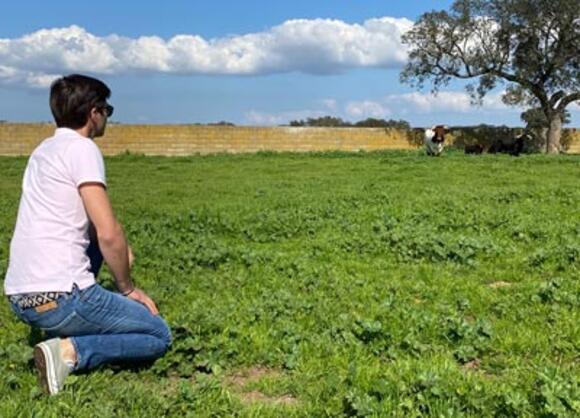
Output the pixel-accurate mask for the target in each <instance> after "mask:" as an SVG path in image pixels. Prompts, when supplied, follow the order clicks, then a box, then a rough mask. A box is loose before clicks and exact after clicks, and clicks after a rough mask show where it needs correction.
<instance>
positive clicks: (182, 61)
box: [0, 17, 413, 85]
mask: <svg viewBox="0 0 580 418" xmlns="http://www.w3.org/2000/svg"><path fill="white" fill-rule="evenodd" d="M412 24H413V22H411V21H410V20H408V19H403V18H402V19H396V18H390V17H383V18H378V19H370V20H367V21H365V22H364V23H363V24H349V23H345V22H343V21H340V20H332V19H313V20H305V19H299V20H288V21H286V22H284V23H282V24H281V25H278V26H274V27H272V28H271V29H269V30H267V31H264V32H258V33H251V34H246V35H239V36H230V37H224V38H216V39H210V40H206V39H204V38H202V37H201V36H197V35H188V34H183V35H176V36H174V37H172V38H170V39H168V40H164V39H162V38H160V37H157V36H142V37H139V38H135V39H133V38H127V37H123V36H118V35H115V34H112V35H109V36H105V37H98V36H95V35H93V34H91V33H89V32H87V31H86V30H85V29H83V28H81V27H79V26H75V25H73V26H70V27H66V28H53V29H42V30H39V31H36V32H34V33H31V34H27V35H25V36H22V37H21V38H16V39H0V62H1V63H2V65H3V68H4V69H6V68H8V69H10V70H9V71H8V70H1V71H2V72H1V73H0V82H4V83H21V82H24V83H26V84H31V85H38V82H36V84H35V83H34V82H33V81H29V76H30V75H31V74H34V75H35V77H37V78H38V79H39V80H40V78H42V77H43V76H47V75H51V74H55V73H69V72H91V73H96V74H118V73H129V72H136V71H146V72H166V73H180V74H226V75H227V74H229V75H256V74H272V73H283V72H292V71H298V72H304V73H313V74H329V73H337V72H341V71H344V70H346V69H349V68H355V67H383V68H388V67H399V66H402V65H403V64H404V63H405V61H406V59H407V53H406V48H405V47H404V46H403V45H402V44H401V41H400V38H401V34H402V33H404V32H405V31H407V30H408V29H409V28H410V27H411V26H412ZM7 71H8V72H10V73H11V74H10V75H9V76H5V74H4V73H6V72H7ZM39 77H40V78H39ZM51 77H52V76H51ZM40 83H41V84H42V85H44V84H45V83H46V80H42V81H41V82H40Z"/></svg>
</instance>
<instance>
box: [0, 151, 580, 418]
mask: <svg viewBox="0 0 580 418" xmlns="http://www.w3.org/2000/svg"><path fill="white" fill-rule="evenodd" d="M25 163H26V160H25V159H24V158H0V172H1V173H2V175H1V176H0V276H2V277H3V276H4V274H5V271H6V265H7V258H8V246H9V239H10V237H11V231H12V228H13V226H14V222H15V217H16V211H17V205H18V199H19V194H20V181H21V176H22V171H23V169H24V166H25ZM106 163H107V170H108V171H107V174H108V180H109V191H110V195H111V198H112V200H113V204H114V207H115V209H116V212H117V215H118V217H119V218H120V219H121V221H122V223H123V224H124V226H125V230H126V233H127V235H128V238H129V240H130V242H131V245H132V246H133V248H134V250H135V255H136V262H135V267H134V278H135V280H136V282H137V283H138V285H139V286H140V287H142V288H144V289H145V290H146V291H147V292H148V293H149V294H150V295H151V296H152V297H153V298H154V299H155V300H156V301H157V302H158V306H159V308H160V310H161V312H162V314H163V316H164V317H165V318H166V319H167V321H168V322H169V324H170V326H171V328H172V331H173V335H174V343H173V346H172V349H171V351H170V352H169V353H168V354H167V355H166V357H164V358H163V359H161V360H159V361H157V362H156V363H155V364H154V365H153V366H152V367H150V368H143V369H135V370H123V369H110V368H106V369H101V370H98V371H95V372H92V373H89V374H86V375H79V376H74V377H72V378H71V379H70V381H69V383H68V384H67V386H66V387H65V390H64V392H63V393H62V394H60V395H59V396H56V397H52V398H48V397H44V396H42V395H41V394H40V392H39V389H38V387H37V384H36V377H35V374H34V370H33V366H32V362H31V354H32V345H33V344H34V343H35V342H37V341H38V340H39V339H40V338H42V336H41V335H39V334H38V333H34V332H32V333H31V332H29V330H28V328H27V327H26V326H25V325H23V324H21V323H19V322H17V320H16V319H15V317H14V316H13V315H12V314H11V312H10V309H9V306H8V303H2V304H0V341H1V345H0V375H1V376H2V379H0V398H1V399H2V401H1V403H0V415H1V416H2V417H10V416H32V415H34V416H38V417H48V416H59V417H60V416H74V417H84V416H87V417H89V416H135V417H159V416H226V417H229V416H243V417H246V416H247V417H250V416H253V417H264V416H265V417H268V416H282V417H286V416H300V417H318V416H383V417H389V416H400V417H415V416H416V417H419V416H433V417H458V416H478V417H479V416H484V417H485V416H504V417H532V416H534V417H535V416H538V417H573V416H579V415H580V187H579V186H580V158H578V156H557V157H549V156H522V157H519V158H511V157H507V156H491V155H487V156H473V157H471V156H464V155H462V154H459V153H453V152H452V153H448V154H447V155H445V156H443V157H440V158H428V157H426V156H424V155H423V154H422V153H420V152H418V151H417V152H412V151H409V152H384V153H361V154H344V153H324V154H306V155H296V154H257V155H235V156H232V155H229V156H228V155H218V156H206V157H201V156H195V157H189V158H161V157H159V158H153V157H142V156H134V155H125V156H121V157H115V158H109V159H107V161H106ZM101 281H102V282H103V283H105V285H106V286H109V287H110V286H111V283H112V281H111V277H110V275H108V274H107V272H105V274H103V277H102V278H101Z"/></svg>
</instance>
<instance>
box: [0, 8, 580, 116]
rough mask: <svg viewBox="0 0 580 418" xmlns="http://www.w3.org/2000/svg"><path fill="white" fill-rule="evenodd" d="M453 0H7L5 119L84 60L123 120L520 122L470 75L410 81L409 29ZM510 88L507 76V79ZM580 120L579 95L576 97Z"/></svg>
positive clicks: (0, 85) (0, 64) (24, 112)
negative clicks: (478, 91) (406, 71)
mask: <svg viewBox="0 0 580 418" xmlns="http://www.w3.org/2000/svg"><path fill="white" fill-rule="evenodd" d="M451 4H452V1H451V0H404V1H403V0H401V1H394V0H391V1H387V0H324V1H323V0H308V1H307V0H293V1H272V0H269V1H266V0H237V1H234V0H212V1H197V0H189V1H188V0H165V1H162V2H160V1H144V0H143V1H139V2H137V1H119V0H116V1H111V0H99V1H96V2H80V1H76V2H73V1H69V0H63V1H57V0H55V1H50V2H49V1H46V0H43V1H40V0H29V1H20V2H17V1H7V2H5V3H4V4H3V5H2V13H1V14H0V120H7V121H16V122H35V121H50V120H51V119H52V118H51V115H50V110H49V108H48V87H49V86H50V83H51V81H52V80H54V79H55V78H57V77H59V76H61V75H65V74H71V73H82V74H88V75H91V76H94V77H97V78H99V79H101V80H103V81H104V82H105V83H106V84H107V85H109V87H110V88H111V90H112V92H113V93H112V97H111V99H110V102H111V103H112V104H113V105H114V106H115V114H114V115H113V117H112V120H113V121H116V122H119V123H216V122H220V121H227V122H231V123H235V124H237V125H258V126H261V125H281V124H287V123H289V122H290V121H291V120H297V119H306V118H309V117H320V116H325V115H330V116H335V117H340V118H342V119H344V120H347V121H351V122H355V121H358V120H363V119H366V118H369V117H373V118H381V119H395V120H400V119H402V120H406V121H408V122H409V123H411V125H413V126H431V125H434V124H448V125H451V126H452V125H473V124H479V123H487V124H492V125H508V126H521V125H522V122H521V120H520V117H519V116H520V114H521V112H522V110H523V109H521V108H514V107H507V106H505V105H503V103H502V102H501V92H502V88H501V87H500V88H499V89H497V90H495V91H493V92H491V93H490V94H489V95H488V97H487V98H486V100H485V102H484V104H483V106H480V107H476V106H472V105H471V104H470V100H469V97H468V95H467V93H466V92H465V90H464V89H463V85H461V84H459V83H451V84H450V85H449V86H447V87H446V88H445V89H443V90H441V91H440V92H439V94H438V95H437V96H434V95H433V94H432V93H431V91H430V88H429V86H426V88H425V89H424V90H420V91H419V90H416V89H414V88H413V87H410V86H408V85H402V84H401V83H400V82H399V74H400V71H401V69H402V68H403V66H404V65H405V63H406V59H407V51H406V47H405V45H403V44H402V43H401V41H400V36H401V34H403V33H404V32H405V31H406V30H408V29H409V28H410V27H411V26H412V25H413V22H414V21H416V20H417V19H418V18H419V16H420V15H421V14H423V13H425V12H428V11H430V10H443V9H448V8H449V6H450V5H451ZM503 88H505V86H504V87H503ZM569 109H570V110H571V114H572V123H571V125H570V126H576V127H579V126H580V106H576V105H574V106H571V107H569Z"/></svg>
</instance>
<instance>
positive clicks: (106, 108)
mask: <svg viewBox="0 0 580 418" xmlns="http://www.w3.org/2000/svg"><path fill="white" fill-rule="evenodd" d="M98 109H99V110H100V111H103V110H104V111H105V113H106V114H107V117H108V118H110V117H111V115H112V114H113V110H115V108H114V107H113V106H111V105H110V104H107V105H104V106H100V107H99V108H98Z"/></svg>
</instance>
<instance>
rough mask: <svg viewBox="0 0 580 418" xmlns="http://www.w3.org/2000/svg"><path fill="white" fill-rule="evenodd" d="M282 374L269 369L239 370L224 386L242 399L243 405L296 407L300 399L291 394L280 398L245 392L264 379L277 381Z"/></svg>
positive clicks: (250, 368)
mask: <svg viewBox="0 0 580 418" xmlns="http://www.w3.org/2000/svg"><path fill="white" fill-rule="evenodd" d="M282 375H283V374H282V372H281V371H279V370H276V369H272V368H268V367H261V366H255V367H249V368H246V369H242V370H238V371H236V372H235V373H233V374H231V375H229V376H226V377H225V378H224V384H225V385H226V386H227V387H228V388H229V389H231V390H232V391H233V392H234V393H236V395H237V396H238V397H239V398H240V399H241V401H242V402H243V403H246V404H250V403H254V402H260V403H264V404H270V405H296V404H298V399H296V397H294V396H292V395H290V394H284V395H280V396H272V395H266V394H265V393H262V392H260V391H258V390H245V389H246V387H247V386H248V385H250V384H252V383H255V382H258V381H260V380H262V379H276V378H280V377H282Z"/></svg>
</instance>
